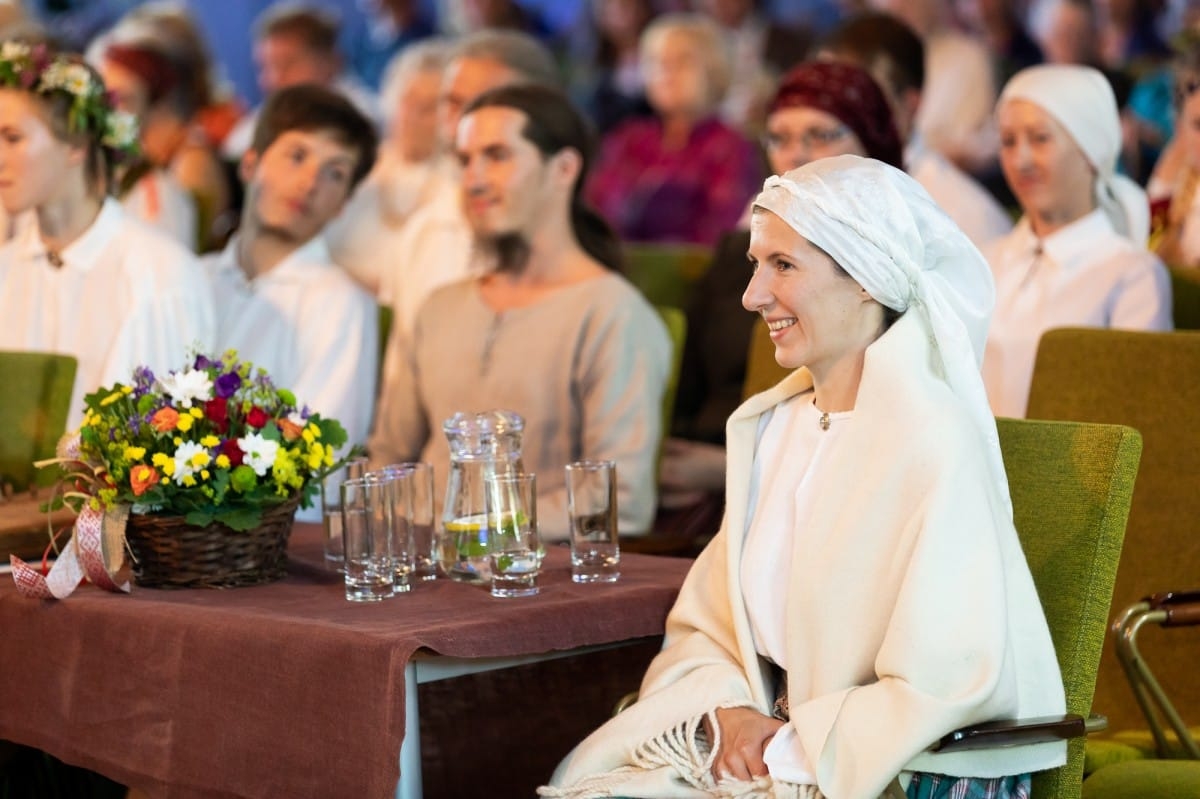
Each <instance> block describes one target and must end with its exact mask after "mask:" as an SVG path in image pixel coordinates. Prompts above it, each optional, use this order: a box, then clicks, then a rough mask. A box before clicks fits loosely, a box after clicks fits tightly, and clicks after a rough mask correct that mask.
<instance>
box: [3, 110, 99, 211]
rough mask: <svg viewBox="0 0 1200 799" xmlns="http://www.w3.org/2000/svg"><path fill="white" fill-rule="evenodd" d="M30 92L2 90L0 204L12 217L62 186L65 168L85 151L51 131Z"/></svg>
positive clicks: (77, 162) (42, 200)
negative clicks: (62, 139) (60, 138)
mask: <svg viewBox="0 0 1200 799" xmlns="http://www.w3.org/2000/svg"><path fill="white" fill-rule="evenodd" d="M43 113H44V112H43V110H42V108H41V107H40V105H39V104H38V102H37V101H36V100H35V99H34V98H33V97H32V96H30V95H29V94H27V93H26V92H22V91H16V90H13V89H0V203H2V204H3V205H4V210H5V211H7V212H8V214H9V215H10V216H12V215H15V214H19V213H21V212H22V211H28V210H29V209H31V208H37V207H38V206H40V205H43V204H45V203H46V202H48V201H49V200H51V199H52V198H53V197H54V196H55V195H56V194H57V193H58V192H59V190H60V189H61V188H62V183H63V178H64V171H65V167H66V166H67V165H68V164H79V163H81V161H82V157H83V155H82V152H81V150H80V149H79V148H76V147H72V146H71V145H69V144H67V143H66V142H63V141H61V140H59V139H58V138H57V137H56V136H55V135H54V133H53V132H52V131H51V130H50V125H49V124H48V122H47V121H46V118H45V117H44V116H43Z"/></svg>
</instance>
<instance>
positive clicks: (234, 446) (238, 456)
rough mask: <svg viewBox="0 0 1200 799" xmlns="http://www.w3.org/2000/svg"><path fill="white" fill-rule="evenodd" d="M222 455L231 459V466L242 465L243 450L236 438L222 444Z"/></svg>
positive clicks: (226, 440) (228, 439)
mask: <svg viewBox="0 0 1200 799" xmlns="http://www.w3.org/2000/svg"><path fill="white" fill-rule="evenodd" d="M221 454H222V455H224V456H225V457H227V458H229V465H230V466H241V465H242V448H241V447H239V446H238V443H237V439H236V438H227V439H225V440H224V441H222V442H221Z"/></svg>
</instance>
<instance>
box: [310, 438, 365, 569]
mask: <svg viewBox="0 0 1200 799" xmlns="http://www.w3.org/2000/svg"><path fill="white" fill-rule="evenodd" d="M366 471H367V459H366V458H353V459H351V460H349V461H347V462H346V465H345V466H344V467H343V468H341V469H338V470H337V471H336V472H332V473H330V474H328V475H326V476H325V479H324V480H322V481H321V517H322V520H323V523H324V533H325V568H326V569H329V570H330V571H339V572H340V571H342V570H343V560H344V559H345V548H344V546H343V542H342V494H341V487H342V482H343V481H345V480H358V479H360V478H361V477H362V476H363V475H364V474H366Z"/></svg>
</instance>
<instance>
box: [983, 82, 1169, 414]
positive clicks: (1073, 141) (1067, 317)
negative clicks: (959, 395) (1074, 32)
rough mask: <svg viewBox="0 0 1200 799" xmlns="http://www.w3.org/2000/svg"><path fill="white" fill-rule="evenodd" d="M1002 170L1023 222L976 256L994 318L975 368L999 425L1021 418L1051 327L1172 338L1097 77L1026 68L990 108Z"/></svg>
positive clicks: (1161, 274)
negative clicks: (982, 262)
mask: <svg viewBox="0 0 1200 799" xmlns="http://www.w3.org/2000/svg"><path fill="white" fill-rule="evenodd" d="M996 117H997V121H998V123H999V128H1000V164H1001V166H1002V168H1003V170H1004V177H1005V179H1006V180H1007V181H1008V185H1009V187H1010V188H1012V191H1013V194H1015V195H1016V197H1017V200H1018V202H1020V204H1021V209H1022V210H1023V211H1024V216H1023V217H1022V219H1021V221H1020V222H1019V223H1018V224H1017V226H1016V228H1014V229H1013V232H1012V233H1010V234H1009V235H1008V236H1006V237H1004V238H1003V239H1000V240H999V241H997V242H995V243H993V244H991V245H989V246H988V247H987V248H986V249H985V250H984V253H985V255H986V256H987V259H988V262H989V263H990V264H991V266H992V271H993V273H994V275H995V278H996V311H995V314H994V318H993V321H992V330H991V332H990V333H989V336H988V346H987V354H986V356H985V357H984V362H983V374H984V382H985V384H986V385H987V391H988V398H989V400H990V401H991V406H992V410H993V411H994V412H995V413H996V415H998V416H1024V415H1025V404H1026V400H1027V399H1028V396H1029V382H1030V378H1031V377H1032V374H1033V362H1034V357H1035V355H1036V354H1037V343H1038V340H1039V339H1040V338H1041V335H1042V333H1043V332H1045V331H1046V330H1049V329H1051V328H1055V327H1070V326H1090V327H1119V328H1127V329H1130V330H1169V329H1170V328H1171V287H1170V280H1169V278H1168V276H1167V272H1166V269H1165V268H1164V267H1163V265H1162V263H1161V262H1160V261H1159V260H1158V259H1157V258H1156V257H1155V256H1154V255H1153V254H1151V253H1150V252H1149V251H1148V250H1147V249H1146V246H1145V245H1146V236H1147V233H1148V231H1149V225H1150V206H1149V203H1148V201H1147V199H1146V195H1145V193H1144V192H1143V191H1142V190H1141V189H1140V188H1139V187H1138V186H1137V185H1136V184H1135V183H1133V181H1131V180H1129V179H1128V178H1126V177H1124V176H1122V175H1118V174H1117V173H1116V166H1117V155H1118V153H1119V151H1120V147H1121V128H1120V118H1119V116H1118V112H1117V103H1116V100H1115V99H1114V97H1113V92H1112V89H1111V87H1110V86H1109V84H1108V81H1107V80H1106V79H1105V78H1104V76H1103V75H1101V74H1100V72H1098V71H1097V70H1095V69H1092V68H1091V67H1083V66H1077V65H1067V64H1053V65H1044V66H1036V67H1030V68H1028V69H1025V70H1022V71H1021V72H1018V73H1017V74H1016V75H1014V76H1013V78H1012V80H1010V81H1009V82H1008V85H1007V86H1005V88H1004V91H1003V92H1002V93H1001V95H1000V101H999V103H998V104H997V106H996Z"/></svg>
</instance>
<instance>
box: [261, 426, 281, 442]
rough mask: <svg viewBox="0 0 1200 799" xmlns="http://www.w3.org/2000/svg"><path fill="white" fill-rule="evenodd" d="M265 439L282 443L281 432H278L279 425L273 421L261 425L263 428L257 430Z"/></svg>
mask: <svg viewBox="0 0 1200 799" xmlns="http://www.w3.org/2000/svg"><path fill="white" fill-rule="evenodd" d="M258 432H259V433H260V434H261V435H262V437H263V438H265V439H266V440H267V441H277V442H279V443H280V444H282V443H283V434H282V433H280V432H279V425H277V424H275V423H274V422H273V421H272V422H268V423H267V424H265V425H263V429H262V430H259V431H258Z"/></svg>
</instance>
